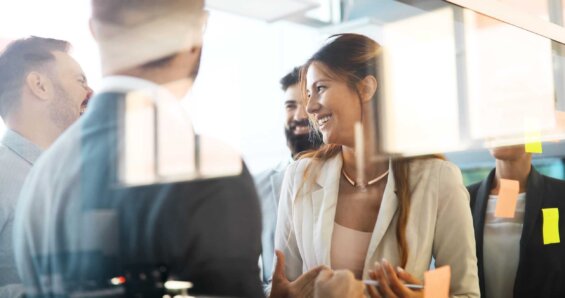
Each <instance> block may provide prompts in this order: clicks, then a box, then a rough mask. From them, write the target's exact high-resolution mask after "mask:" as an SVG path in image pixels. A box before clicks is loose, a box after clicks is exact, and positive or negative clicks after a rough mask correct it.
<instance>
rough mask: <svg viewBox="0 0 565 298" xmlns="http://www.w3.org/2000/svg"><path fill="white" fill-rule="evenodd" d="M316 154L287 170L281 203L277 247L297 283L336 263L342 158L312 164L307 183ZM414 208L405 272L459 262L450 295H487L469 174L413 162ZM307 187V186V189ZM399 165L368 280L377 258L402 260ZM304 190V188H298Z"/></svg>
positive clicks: (435, 162)
mask: <svg viewBox="0 0 565 298" xmlns="http://www.w3.org/2000/svg"><path fill="white" fill-rule="evenodd" d="M310 161H311V160H310V159H301V160H298V161H296V162H294V163H292V164H291V165H290V166H289V167H288V169H287V171H286V174H285V178H284V180H283V185H282V189H281V197H280V202H279V210H278V219H277V228H276V234H275V248H276V249H279V250H282V251H283V252H284V254H285V257H286V268H285V269H286V274H287V277H288V278H289V280H294V279H296V278H297V277H298V276H300V275H301V274H302V273H303V272H306V271H308V270H310V269H312V268H314V267H316V266H318V265H327V266H329V267H331V262H330V249H331V239H332V232H333V227H334V220H335V211H336V205H337V196H338V191H339V180H340V172H341V167H342V158H341V156H340V155H337V156H336V157H333V158H331V159H329V160H327V161H326V162H324V163H322V164H320V166H319V167H312V170H313V171H312V172H310V174H309V176H311V175H312V174H314V175H318V177H317V179H316V180H315V181H308V182H314V183H309V184H308V183H307V184H306V185H305V186H303V187H302V188H301V185H302V182H303V177H304V170H305V168H306V166H307V164H308V163H309V162H310ZM409 175H410V189H411V192H412V196H411V205H410V211H409V217H408V225H407V228H406V237H407V242H408V262H407V264H406V266H405V268H404V269H405V270H406V271H407V272H409V273H411V274H412V275H414V276H415V277H417V278H419V279H421V280H423V278H424V272H425V271H427V270H428V269H429V265H430V261H431V259H432V257H434V258H435V265H436V267H440V266H444V265H450V266H451V286H450V295H451V296H452V297H479V295H480V291H479V279H478V276H477V258H476V254H475V238H474V234H473V221H472V217H471V210H470V208H469V193H468V192H467V190H466V188H465V186H464V185H463V181H462V177H461V172H460V171H459V169H458V168H457V167H456V166H454V165H453V164H451V163H449V162H447V161H443V160H440V159H433V158H431V159H422V160H415V161H413V162H411V164H410V174H409ZM300 188H301V189H300ZM394 190H395V182H394V175H393V173H392V168H391V169H390V174H389V175H388V180H387V184H386V187H385V190H384V195H383V200H382V203H381V207H380V210H379V214H378V217H377V222H376V224H375V229H374V231H373V234H372V237H371V241H370V243H369V249H368V251H367V257H366V259H365V268H364V270H363V278H368V270H370V269H372V268H373V264H374V263H375V261H379V262H380V261H381V260H382V259H383V258H385V259H387V260H388V261H389V262H390V263H391V264H392V265H393V266H399V265H400V254H399V250H398V249H399V246H398V243H397V240H396V226H397V221H398V216H399V210H398V199H397V197H396V194H395V191H394ZM298 191H300V193H298Z"/></svg>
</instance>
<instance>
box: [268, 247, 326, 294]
mask: <svg viewBox="0 0 565 298" xmlns="http://www.w3.org/2000/svg"><path fill="white" fill-rule="evenodd" d="M275 254H276V255H277V264H276V266H275V271H274V272H273V279H272V281H271V283H272V286H271V295H269V298H311V297H314V282H315V281H316V277H317V276H318V273H320V271H323V270H329V269H328V268H327V267H326V266H318V267H316V268H314V269H312V270H310V271H308V272H306V273H304V274H302V275H300V276H299V277H298V278H297V279H296V280H295V281H292V282H291V281H289V280H288V279H287V278H286V273H285V269H284V254H283V253H282V252H281V251H280V250H277V251H275Z"/></svg>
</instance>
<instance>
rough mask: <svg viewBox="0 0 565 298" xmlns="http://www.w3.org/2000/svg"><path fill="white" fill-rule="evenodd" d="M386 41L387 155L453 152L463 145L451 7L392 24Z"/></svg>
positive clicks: (383, 115) (385, 28) (384, 121)
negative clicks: (460, 135)
mask: <svg viewBox="0 0 565 298" xmlns="http://www.w3.org/2000/svg"><path fill="white" fill-rule="evenodd" d="M382 38H383V40H382V43H383V48H384V53H383V63H384V67H383V69H384V72H383V75H382V76H381V82H383V83H384V84H381V85H380V87H381V88H383V93H382V95H383V97H382V100H383V102H382V104H383V107H382V110H381V111H380V113H379V117H380V120H381V121H382V122H381V125H382V127H383V129H382V130H381V133H382V136H383V138H382V142H383V144H382V145H383V149H384V151H386V152H392V153H402V154H405V155H413V154H422V153H430V152H440V151H445V150H447V151H449V150H454V149H455V148H457V147H458V144H459V141H460V140H459V118H458V103H457V74H456V61H455V58H456V53H455V40H454V20H453V12H452V10H451V8H450V7H446V8H442V9H438V10H435V11H433V12H429V13H425V14H421V15H418V16H414V17H410V18H406V19H402V20H399V21H396V22H392V23H388V24H386V25H385V26H383V37H382Z"/></svg>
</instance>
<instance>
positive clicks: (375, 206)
mask: <svg viewBox="0 0 565 298" xmlns="http://www.w3.org/2000/svg"><path fill="white" fill-rule="evenodd" d="M381 52H382V49H381V46H380V45H379V44H378V43H376V42H375V41H373V40H371V39H369V38H368V37H366V36H363V35H358V34H339V35H335V36H333V37H331V39H330V41H329V42H328V43H327V44H326V45H325V46H323V47H322V48H321V49H320V50H318V51H317V52H316V53H315V54H314V55H313V56H312V58H310V59H309V60H308V61H307V62H306V64H305V66H304V68H303V72H302V73H303V76H302V77H303V80H302V86H303V91H304V92H306V94H307V95H308V102H307V111H308V114H309V116H310V121H312V122H314V125H315V126H317V127H318V128H319V129H320V131H321V133H322V135H323V139H324V143H325V145H323V146H322V147H321V148H320V149H319V150H317V151H313V152H310V153H307V154H304V155H303V156H301V158H300V159H299V160H298V161H296V162H295V163H293V164H291V165H290V166H289V168H288V169H287V171H286V176H285V179H284V182H283V185H282V189H281V198H280V205H279V213H278V216H277V218H278V222H277V231H276V236H275V248H277V249H279V250H281V251H282V252H283V253H284V254H285V259H286V265H285V267H286V268H285V269H286V273H287V274H288V279H289V280H298V279H304V276H307V275H308V274H307V273H305V272H306V271H309V270H316V268H319V267H318V266H320V265H327V266H331V267H332V269H349V270H351V271H352V272H354V273H355V275H356V277H357V278H358V279H361V278H363V279H368V278H374V279H377V280H378V281H379V286H378V290H379V291H380V293H381V294H383V295H386V296H388V297H393V296H394V297H418V296H420V295H421V292H418V291H413V290H411V289H408V288H407V287H406V286H404V285H403V284H401V281H399V280H398V279H396V278H395V279H393V278H389V277H387V276H391V275H390V274H391V272H389V271H390V270H393V269H392V268H393V267H391V265H392V266H394V268H397V266H398V267H401V268H404V271H403V272H405V273H403V274H399V275H398V276H399V278H400V279H401V280H402V282H407V283H420V280H422V279H423V274H424V272H425V271H426V270H427V269H428V268H429V265H430V260H431V258H432V257H434V258H435V261H436V266H438V267H439V266H444V265H450V266H451V268H452V269H451V270H452V275H453V278H452V283H451V288H450V289H451V290H450V291H451V295H454V294H457V295H462V296H465V297H478V296H479V287H478V278H477V269H476V266H475V264H476V256H475V250H474V245H475V242H474V238H473V226H472V220H471V216H470V214H469V209H468V208H469V207H468V204H469V198H468V193H467V192H466V190H465V187H464V186H463V183H462V179H461V174H460V172H459V170H458V169H457V168H456V167H455V166H454V165H452V164H451V163H448V162H446V161H443V160H440V159H438V158H431V157H424V158H413V159H396V160H388V159H386V158H380V159H376V160H375V159H374V158H373V157H374V156H376V150H375V146H374V145H375V141H374V139H373V135H374V134H373V132H372V128H373V127H374V124H373V123H372V121H373V118H374V117H372V114H371V113H372V107H373V104H374V101H376V100H378V99H379V96H380V92H379V88H378V82H379V73H380V56H381ZM356 126H360V127H363V129H362V130H357V131H355V129H354V128H355V127H356ZM360 131H364V132H363V134H361V133H360ZM356 134H357V135H356ZM360 138H361V139H363V140H365V142H359V141H358V139H360ZM361 143H364V144H363V145H359V144H361ZM356 147H364V148H362V149H363V150H359V148H356ZM359 152H366V154H359ZM359 160H361V161H362V162H358V161H359ZM353 173H362V175H361V176H359V175H358V176H357V177H355V175H352V174H353ZM389 173H390V174H389ZM363 174H364V175H363ZM352 176H353V178H351V177H352ZM360 177H367V178H368V179H366V180H368V182H367V181H366V180H365V179H360ZM385 177H386V178H387V179H384V178H385ZM422 211H424V212H422ZM385 259H386V260H388V261H386V260H385ZM376 261H379V262H380V261H382V262H383V266H377V267H375V268H373V264H374V263H375V262H376ZM281 266H282V265H281ZM372 270H374V272H371V271H372ZM385 270H386V273H385ZM398 272H400V271H398ZM398 272H396V273H394V274H398ZM406 272H407V273H406ZM369 273H371V274H369ZM408 273H409V274H408ZM272 286H273V291H274V292H278V290H279V289H280V288H281V287H284V285H281V284H280V283H278V281H275V280H274V281H273V285H272ZM275 289H277V291H275ZM392 289H394V290H392ZM377 297H378V296H377Z"/></svg>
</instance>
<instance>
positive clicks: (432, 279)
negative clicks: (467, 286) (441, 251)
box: [424, 266, 451, 298]
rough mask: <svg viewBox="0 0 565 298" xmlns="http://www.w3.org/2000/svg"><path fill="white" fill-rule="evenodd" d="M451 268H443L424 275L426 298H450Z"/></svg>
mask: <svg viewBox="0 0 565 298" xmlns="http://www.w3.org/2000/svg"><path fill="white" fill-rule="evenodd" d="M450 282H451V267H449V266H442V267H440V268H436V269H435V270H430V271H427V272H425V273H424V298H448V297H449V283H450Z"/></svg>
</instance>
